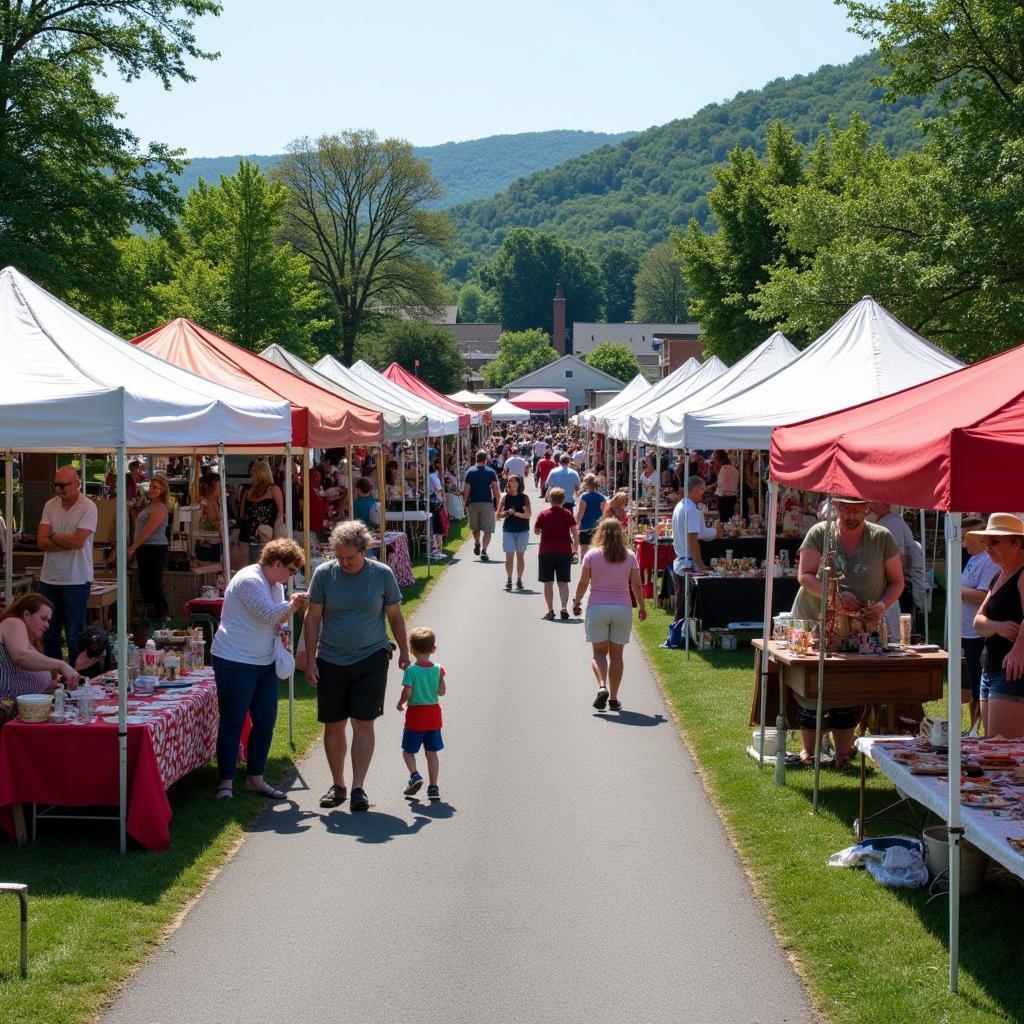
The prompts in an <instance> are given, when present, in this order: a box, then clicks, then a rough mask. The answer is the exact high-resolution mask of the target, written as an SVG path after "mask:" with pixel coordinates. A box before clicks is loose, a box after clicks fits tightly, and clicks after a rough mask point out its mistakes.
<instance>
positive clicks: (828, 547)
mask: <svg viewBox="0 0 1024 1024" xmlns="http://www.w3.org/2000/svg"><path fill="white" fill-rule="evenodd" d="M833 509H834V506H833V504H832V495H831V494H829V495H828V496H827V497H826V498H825V543H824V544H823V545H822V546H823V548H824V551H823V552H822V555H821V567H820V569H819V570H818V575H819V577H820V579H821V618H820V619H819V620H818V703H817V707H816V708H815V710H814V797H813V799H812V801H811V812H812V813H813V814H817V813H818V788H819V787H818V781H819V776H820V775H821V718H822V714H823V711H824V705H825V646H826V644H825V626H826V622H827V619H828V588H829V579H830V578H831V576H832V562H831V556H832V524H833V518H832V513H833Z"/></svg>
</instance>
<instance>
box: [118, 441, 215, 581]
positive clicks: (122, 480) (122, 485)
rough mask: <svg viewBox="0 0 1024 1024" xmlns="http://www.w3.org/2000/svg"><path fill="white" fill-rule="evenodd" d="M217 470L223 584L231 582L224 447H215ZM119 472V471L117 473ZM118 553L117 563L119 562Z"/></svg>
mask: <svg viewBox="0 0 1024 1024" xmlns="http://www.w3.org/2000/svg"><path fill="white" fill-rule="evenodd" d="M217 468H218V469H219V470H220V532H221V557H222V560H223V562H224V582H225V583H230V582H231V543H230V536H231V534H230V531H229V530H228V463H227V459H226V458H225V457H224V445H222V444H219V445H217ZM118 472H120V470H119V471H118ZM119 479H120V486H119V487H118V488H117V490H118V492H119V493H120V492H121V491H123V490H124V476H123V475H122V476H121V477H120V478H119ZM120 558H121V556H120V553H118V561H119V562H120ZM221 596H223V595H221Z"/></svg>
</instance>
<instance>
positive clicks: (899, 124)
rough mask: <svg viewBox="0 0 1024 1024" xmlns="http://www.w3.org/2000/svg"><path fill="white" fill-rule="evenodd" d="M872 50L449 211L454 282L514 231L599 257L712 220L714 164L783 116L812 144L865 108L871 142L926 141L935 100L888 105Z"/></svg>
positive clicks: (904, 145)
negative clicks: (530, 231) (922, 126)
mask: <svg viewBox="0 0 1024 1024" xmlns="http://www.w3.org/2000/svg"><path fill="white" fill-rule="evenodd" d="M882 70H883V69H882V67H881V64H880V63H879V61H878V58H877V56H876V55H875V54H867V55H865V56H863V57H858V58H857V59H855V60H853V61H851V62H850V63H849V64H844V65H839V66H831V65H826V66H825V67H822V68H820V69H819V70H818V71H815V72H813V73H812V74H808V75H797V76H796V77H794V78H788V79H782V78H779V79H776V80H775V81H772V82H769V83H768V84H767V85H765V86H764V87H763V88H761V89H752V90H749V91H746V92H741V93H739V94H738V95H737V96H735V97H734V98H733V99H731V100H729V101H727V102H725V103H713V104H711V105H709V106H707V107H704V108H703V109H701V110H700V111H698V112H697V113H696V114H694V115H693V116H692V117H687V118H683V119H681V120H678V121H671V122H669V123H668V124H665V125H661V126H659V127H654V128H649V129H648V130H647V131H644V132H641V133H639V134H637V135H633V136H631V137H630V138H628V139H626V140H624V141H623V142H620V143H618V144H617V145H614V146H604V147H602V148H601V149H598V150H595V151H593V152H590V153H587V154H584V155H581V156H577V157H575V158H573V159H571V160H568V161H567V162H565V163H562V164H559V165H558V166H556V167H552V168H550V169H547V170H544V171H539V172H537V173H535V174H532V175H530V176H528V177H525V178H522V179H520V180H519V181H516V182H514V183H513V184H512V185H510V186H509V187H508V189H507V190H506V191H505V192H503V193H501V194H499V195H495V196H492V197H490V198H488V199H484V200H480V201H477V202H474V203H470V204H466V205H463V206H457V207H454V208H453V209H451V210H450V211H449V213H450V214H451V216H452V219H453V220H454V222H455V226H456V230H457V232H458V238H457V243H456V250H457V251H456V252H455V253H453V254H450V255H449V256H448V257H446V259H445V264H446V270H447V272H448V274H449V275H450V276H451V277H454V278H457V279H460V278H464V277H466V276H467V275H470V274H471V273H472V271H473V269H474V267H476V266H477V265H479V263H480V261H481V260H482V259H486V258H487V257H489V256H490V255H491V254H492V253H493V252H494V251H495V250H496V249H497V248H498V246H499V245H500V244H501V241H502V239H503V238H504V237H505V235H506V234H507V233H508V231H509V230H510V229H511V228H513V227H529V228H534V229H536V230H538V231H546V232H551V233H552V234H555V235H557V236H558V237H559V238H561V239H563V240H565V241H569V242H576V243H578V244H580V245H583V246H585V247H586V248H588V249H589V250H590V251H591V252H593V253H600V252H602V251H604V250H606V249H608V248H611V247H614V246H620V247H623V248H625V249H628V250H631V251H633V252H636V253H638V254H639V253H643V252H645V251H647V250H648V249H650V248H651V247H652V246H654V245H655V244H657V243H658V242H662V241H664V240H665V239H666V238H667V237H668V236H669V233H670V231H671V229H672V228H673V227H679V228H682V227H685V225H686V224H687V223H688V222H689V220H690V218H691V217H695V218H696V219H697V220H698V221H699V222H700V223H701V224H702V225H704V226H708V225H709V224H710V221H711V212H710V209H709V207H708V204H707V200H706V198H705V196H706V194H707V192H708V190H709V189H711V188H712V187H713V185H714V183H715V181H714V176H713V173H712V172H713V169H714V167H715V166H716V165H720V164H722V163H723V162H724V161H725V160H726V158H727V156H728V153H729V151H730V150H731V149H732V148H733V147H734V146H736V145H739V146H751V147H753V149H754V150H755V151H757V152H758V153H760V154H763V153H764V144H765V135H766V132H767V128H768V125H769V124H770V123H771V122H772V121H773V120H776V119H781V120H783V121H785V122H786V123H787V125H789V127H790V129H791V130H792V131H793V132H794V134H795V136H796V138H797V140H798V141H800V142H803V143H805V144H807V143H813V141H814V140H815V139H816V138H817V137H818V136H819V135H820V134H821V132H822V130H823V129H824V128H825V127H826V125H827V124H828V121H829V118H830V117H835V118H836V119H837V120H838V122H839V125H840V126H841V127H845V126H846V124H847V122H848V119H849V117H850V115H851V114H852V113H855V112H856V113H859V114H860V115H861V116H862V117H863V118H864V119H865V120H866V121H868V123H869V124H870V125H871V127H872V129H873V137H874V138H875V139H876V140H880V141H882V142H884V143H885V144H886V145H887V146H888V147H889V148H890V149H891V150H893V151H895V152H904V151H906V150H909V149H913V148H917V147H920V145H921V144H922V138H921V135H920V133H919V132H918V131H917V129H916V127H915V125H916V123H917V122H919V121H921V120H923V119H925V118H927V117H931V116H934V115H935V114H937V113H938V112H939V111H938V108H937V106H936V104H935V103H934V101H932V100H930V99H913V100H903V101H900V102H898V103H895V104H890V103H885V102H883V100H882V90H880V89H877V88H874V87H873V86H872V85H871V78H872V76H873V75H876V74H879V73H881V72H882Z"/></svg>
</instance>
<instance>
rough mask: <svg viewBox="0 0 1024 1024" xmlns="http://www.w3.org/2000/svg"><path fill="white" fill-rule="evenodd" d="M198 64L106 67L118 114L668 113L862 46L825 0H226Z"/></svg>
mask: <svg viewBox="0 0 1024 1024" xmlns="http://www.w3.org/2000/svg"><path fill="white" fill-rule="evenodd" d="M223 2H224V13H223V14H222V15H221V16H220V17H219V18H204V19H202V20H201V21H200V22H199V23H198V25H197V33H198V36H199V40H200V43H201V45H202V46H203V47H204V48H206V49H210V50H219V51H220V53H221V56H220V58H219V59H218V60H217V61H213V62H200V63H198V64H196V65H195V67H194V72H195V74H196V81H195V82H192V83H189V84H184V85H177V86H176V87H175V88H174V89H173V90H172V91H171V92H169V93H167V92H164V90H163V89H162V88H161V87H160V85H159V83H157V82H155V81H152V80H143V81H141V82H133V83H131V84H128V85H126V84H124V83H120V82H113V81H111V82H110V88H111V90H112V91H114V92H116V93H118V95H119V96H120V97H121V102H120V107H121V110H122V112H123V113H124V114H125V124H126V125H127V126H128V127H129V128H131V129H132V130H133V131H134V132H135V133H136V134H137V135H139V136H140V138H142V139H143V140H144V141H148V140H149V139H157V140H160V141H163V142H167V143H169V144H171V145H174V146H183V147H184V148H185V149H186V150H187V151H188V154H189V155H190V156H220V155H233V154H237V153H277V152H281V150H282V149H283V148H284V147H285V145H286V144H287V143H288V142H289V141H291V140H292V139H295V138H298V137H300V136H303V135H310V136H314V137H315V136H316V135H318V134H321V133H324V132H338V131H341V130H343V129H350V128H373V129H375V130H376V131H377V132H378V133H379V134H380V135H381V136H397V137H399V138H403V139H407V140H409V141H410V142H412V143H413V144H414V145H420V146H426V145H435V144H437V143H441V142H448V141H461V140H464V139H474V138H482V137H484V136H487V135H503V134H509V133H513V132H526V131H545V130H548V129H552V128H581V129H587V130H590V131H606V132H617V131H626V130H631V129H642V128H647V127H650V126H651V125H654V124H664V123H665V122H666V121H671V120H673V119H674V118H678V117H686V116H688V115H690V114H693V113H695V112H696V111H697V110H699V109H700V108H701V107H702V106H704V105H706V104H707V103H712V102H717V101H720V100H725V99H728V98H730V97H731V96H733V95H735V94H736V93H737V92H740V91H741V90H744V89H752V88H758V87H759V86H761V85H764V84H765V83H766V82H769V81H771V80H772V79H774V78H780V77H789V76H791V75H795V74H804V73H807V72H809V71H813V70H815V69H817V68H818V67H820V66H821V65H822V64H840V63H844V62H846V61H848V60H850V59H851V58H853V57H854V56H856V55H857V54H860V53H864V52H866V51H867V49H868V47H867V44H866V43H865V42H864V40H862V39H860V38H859V37H857V36H854V35H853V34H851V33H850V32H848V31H847V26H848V22H847V19H846V15H845V12H844V10H843V9H841V8H838V7H836V6H834V4H833V3H832V0H720V2H718V3H714V2H712V3H709V2H707V0H704V2H695V0H674V2H673V0H629V2H626V3H622V2H616V3H611V2H605V0H586V2H584V0H561V2H559V0H547V2H540V0H516V2H514V3H511V4H500V5H497V4H493V3H488V2H487V0H483V2H482V3H481V2H480V0H475V2H470V0H439V2H435V3H433V4H425V3H423V2H422V0H416V2H410V0H376V2H370V3H366V2H363V0H285V2H282V0H223Z"/></svg>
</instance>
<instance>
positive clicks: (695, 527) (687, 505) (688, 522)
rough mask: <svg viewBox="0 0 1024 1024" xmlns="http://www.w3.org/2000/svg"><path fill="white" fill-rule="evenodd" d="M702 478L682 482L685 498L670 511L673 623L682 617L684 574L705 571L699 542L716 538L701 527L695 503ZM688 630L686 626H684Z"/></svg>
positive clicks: (715, 533)
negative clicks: (672, 554) (672, 559)
mask: <svg viewBox="0 0 1024 1024" xmlns="http://www.w3.org/2000/svg"><path fill="white" fill-rule="evenodd" d="M704 488H705V484H704V478H703V477H701V476H691V477H689V478H688V479H687V481H686V497H685V498H683V500H682V501H680V502H679V503H678V504H677V505H676V507H675V508H674V509H673V510H672V547H673V548H674V550H675V553H676V557H675V561H673V563H672V582H673V583H674V584H675V597H676V610H675V620H676V622H680V621H682V620H683V619H685V618H686V586H687V579H686V575H687V573H694V572H706V571H707V570H706V568H705V566H704V558H703V557H702V555H701V553H700V542H701V541H702V540H711V539H712V538H714V537H717V536H718V531H717V530H716V529H715V528H714V527H713V526H705V525H704V513H703V512H702V511H701V509H700V508H698V502H699V501H701V499H702V498H703V497H704ZM686 628H687V629H689V628H690V626H689V623H687V624H686Z"/></svg>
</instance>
